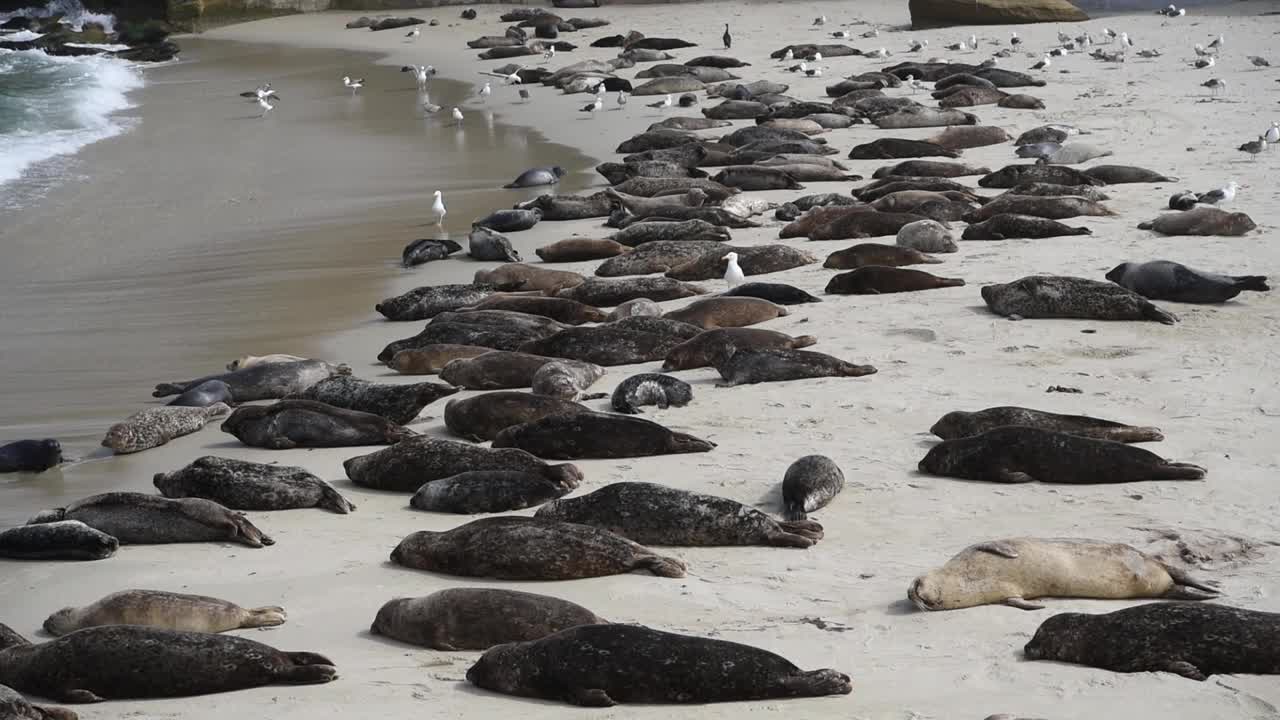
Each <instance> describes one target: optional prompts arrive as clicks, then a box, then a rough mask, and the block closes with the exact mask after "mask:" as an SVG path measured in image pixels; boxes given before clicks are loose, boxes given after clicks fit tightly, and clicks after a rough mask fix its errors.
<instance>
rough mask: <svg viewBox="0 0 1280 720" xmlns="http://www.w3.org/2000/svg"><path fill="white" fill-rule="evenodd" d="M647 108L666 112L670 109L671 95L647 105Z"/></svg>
mask: <svg viewBox="0 0 1280 720" xmlns="http://www.w3.org/2000/svg"><path fill="white" fill-rule="evenodd" d="M649 107H651V108H656V109H658V110H666V109H667V108H669V107H671V95H669V94H668V95H667V96H666V97H665V98H663V99H661V100H659V101H658V102H656V103H649Z"/></svg>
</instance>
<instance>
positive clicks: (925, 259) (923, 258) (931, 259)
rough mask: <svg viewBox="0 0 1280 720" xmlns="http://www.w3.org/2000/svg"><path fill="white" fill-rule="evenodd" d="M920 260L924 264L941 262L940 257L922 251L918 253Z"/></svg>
mask: <svg viewBox="0 0 1280 720" xmlns="http://www.w3.org/2000/svg"><path fill="white" fill-rule="evenodd" d="M920 262H922V263H924V264H926V265H937V264H939V263H941V262H942V258H936V257H934V256H932V255H925V254H923V253H922V254H921V255H920Z"/></svg>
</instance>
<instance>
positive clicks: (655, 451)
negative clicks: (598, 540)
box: [493, 411, 716, 460]
mask: <svg viewBox="0 0 1280 720" xmlns="http://www.w3.org/2000/svg"><path fill="white" fill-rule="evenodd" d="M493 447H494V448H519V449H520V450H525V451H527V452H530V453H532V454H534V455H536V456H538V457H542V458H550V459H553V460H578V459H588V458H631V457H648V456H651V455H676V454H681V453H695V452H710V451H711V450H713V449H715V447H716V444H715V443H713V442H710V441H708V440H703V439H702V438H699V437H694V436H693V435H689V434H687V433H682V432H675V431H674V430H671V429H669V428H666V427H663V426H662V425H659V424H658V423H656V422H652V421H650V420H645V419H643V418H638V417H632V416H630V415H615V414H612V413H600V412H593V411H587V412H579V413H573V414H569V415H547V416H544V417H542V418H540V419H538V420H534V421H533V422H529V423H525V424H523V425H512V426H510V427H507V428H505V429H503V430H502V431H501V432H499V433H498V434H497V435H496V436H495V437H494V438H493Z"/></svg>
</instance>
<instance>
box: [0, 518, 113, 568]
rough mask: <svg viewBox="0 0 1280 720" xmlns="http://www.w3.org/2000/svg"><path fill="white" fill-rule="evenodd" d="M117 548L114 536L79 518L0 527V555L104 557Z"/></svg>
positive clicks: (57, 557)
mask: <svg viewBox="0 0 1280 720" xmlns="http://www.w3.org/2000/svg"><path fill="white" fill-rule="evenodd" d="M119 547H120V543H119V541H117V540H116V539H115V538H114V537H112V536H110V535H108V534H106V533H104V532H102V531H101V530H96V529H94V528H91V527H89V526H88V525H85V524H84V523H82V522H80V521H79V520H61V521H57V522H48V523H41V524H38V525H20V526H18V527H15V528H9V529H8V530H0V557H5V558H12V559H14V560H103V559H106V558H109V557H111V556H112V555H115V554H116V550H117V549H119Z"/></svg>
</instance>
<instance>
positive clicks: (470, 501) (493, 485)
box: [409, 470, 577, 515]
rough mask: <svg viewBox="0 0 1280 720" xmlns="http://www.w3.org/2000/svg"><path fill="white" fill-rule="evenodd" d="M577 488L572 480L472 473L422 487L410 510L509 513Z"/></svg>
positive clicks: (512, 472) (517, 473)
mask: <svg viewBox="0 0 1280 720" xmlns="http://www.w3.org/2000/svg"><path fill="white" fill-rule="evenodd" d="M575 487H577V480H576V479H574V478H562V479H555V480H553V479H550V478H547V477H543V476H542V475H537V474H535V473H531V472H522V471H518V470H475V471H472V472H464V473H458V474H457V475H454V476H453V477H447V478H441V479H440V480H432V481H431V482H429V483H424V484H423V486H422V487H420V488H418V492H416V493H414V494H413V497H412V498H409V507H412V508H416V509H418V510H427V511H431V512H447V513H458V514H464V515H474V514H476V513H495V512H508V511H511V510H523V509H524V508H529V507H533V506H535V505H541V504H542V503H545V502H547V501H548V500H554V499H556V498H558V497H561V496H563V495H564V494H565V493H569V492H572V491H573V489H574V488H575Z"/></svg>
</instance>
